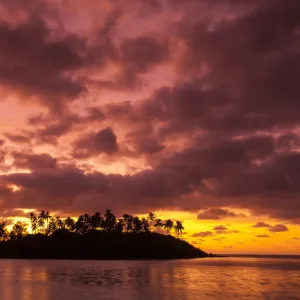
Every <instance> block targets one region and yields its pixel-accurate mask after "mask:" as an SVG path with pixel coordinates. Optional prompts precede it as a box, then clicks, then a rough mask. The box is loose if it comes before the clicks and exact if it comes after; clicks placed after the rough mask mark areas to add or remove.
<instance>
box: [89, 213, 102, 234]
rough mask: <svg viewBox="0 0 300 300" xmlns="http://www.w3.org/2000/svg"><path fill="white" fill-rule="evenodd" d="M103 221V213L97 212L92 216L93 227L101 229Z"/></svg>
mask: <svg viewBox="0 0 300 300" xmlns="http://www.w3.org/2000/svg"><path fill="white" fill-rule="evenodd" d="M102 223H103V218H102V217H101V213H99V212H96V213H95V214H93V215H92V216H91V227H92V229H94V230H95V229H100V228H101V226H102Z"/></svg>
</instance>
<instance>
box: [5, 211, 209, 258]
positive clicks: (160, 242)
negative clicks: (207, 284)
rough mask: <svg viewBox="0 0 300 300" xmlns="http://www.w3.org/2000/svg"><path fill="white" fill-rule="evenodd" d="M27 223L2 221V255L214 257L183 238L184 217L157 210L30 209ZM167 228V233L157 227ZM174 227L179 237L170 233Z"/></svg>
mask: <svg viewBox="0 0 300 300" xmlns="http://www.w3.org/2000/svg"><path fill="white" fill-rule="evenodd" d="M30 223H31V232H32V233H31V234H29V233H28V231H27V228H26V227H27V223H26V222H20V221H17V222H16V223H15V224H14V225H13V227H12V230H11V231H10V232H8V230H7V229H6V222H0V258H11V259H90V260H97V259H181V258H198V257H208V256H209V255H208V254H207V253H205V252H203V251H202V250H200V249H198V248H195V247H194V246H192V245H190V244H189V243H188V242H186V241H183V240H181V239H180V238H179V237H180V234H181V232H182V230H183V229H184V227H183V225H182V222H180V221H175V222H174V221H172V220H166V221H165V222H162V220H160V219H156V218H155V215H154V214H153V213H149V215H148V217H147V218H142V219H140V218H139V217H134V216H131V215H128V214H124V215H123V217H122V218H120V219H117V218H116V217H115V216H114V214H113V213H112V212H111V211H110V210H107V211H106V212H105V214H104V217H101V213H95V214H93V215H89V214H84V215H81V216H79V217H78V218H77V220H76V221H75V220H74V219H72V218H70V217H67V218H64V219H62V218H60V217H52V216H50V213H49V212H45V211H42V212H41V213H40V214H39V215H37V216H36V215H35V213H31V214H30ZM152 228H153V229H154V230H156V229H157V228H161V229H165V230H166V231H167V235H165V234H160V233H157V232H152V231H151V229H152ZM172 230H174V231H175V233H176V234H177V238H176V237H174V236H172V235H170V233H171V231H172Z"/></svg>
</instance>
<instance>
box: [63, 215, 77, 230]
mask: <svg viewBox="0 0 300 300" xmlns="http://www.w3.org/2000/svg"><path fill="white" fill-rule="evenodd" d="M64 223H65V227H66V228H67V229H68V230H69V231H74V230H75V221H74V220H73V219H72V218H70V217H67V218H66V219H65V221H64Z"/></svg>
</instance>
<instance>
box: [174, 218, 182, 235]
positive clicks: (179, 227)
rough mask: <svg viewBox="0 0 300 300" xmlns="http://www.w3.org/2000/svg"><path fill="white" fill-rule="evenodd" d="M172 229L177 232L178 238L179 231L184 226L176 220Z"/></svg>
mask: <svg viewBox="0 0 300 300" xmlns="http://www.w3.org/2000/svg"><path fill="white" fill-rule="evenodd" d="M174 230H175V232H176V233H177V236H178V238H179V237H180V233H181V232H182V231H183V230H184V227H183V225H182V222H181V221H176V224H175V226H174Z"/></svg>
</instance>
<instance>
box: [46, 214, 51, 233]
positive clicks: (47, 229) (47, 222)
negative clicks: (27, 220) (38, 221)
mask: <svg viewBox="0 0 300 300" xmlns="http://www.w3.org/2000/svg"><path fill="white" fill-rule="evenodd" d="M50 218H51V215H50V213H49V211H48V210H47V211H46V212H45V220H46V224H47V225H46V232H47V233H49V220H50Z"/></svg>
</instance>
